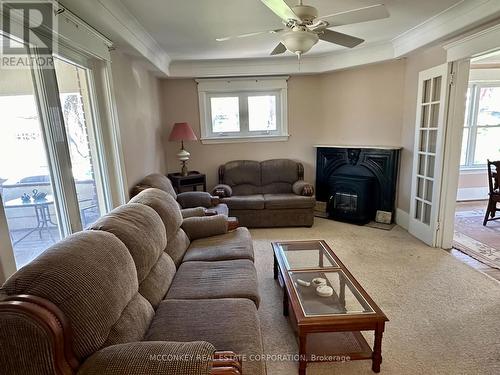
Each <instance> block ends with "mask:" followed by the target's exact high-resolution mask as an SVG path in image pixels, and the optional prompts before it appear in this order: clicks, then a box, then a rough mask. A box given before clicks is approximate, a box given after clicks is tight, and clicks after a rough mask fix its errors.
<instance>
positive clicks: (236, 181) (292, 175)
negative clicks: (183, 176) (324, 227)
mask: <svg viewBox="0 0 500 375" xmlns="http://www.w3.org/2000/svg"><path fill="white" fill-rule="evenodd" d="M303 179H304V167H303V166H302V164H301V163H298V162H295V161H293V160H289V159H273V160H266V161H262V162H258V161H252V160H236V161H231V162H229V163H226V164H224V165H222V166H220V167H219V185H217V186H215V188H214V190H213V194H214V195H218V196H220V197H221V202H222V203H225V204H227V206H228V207H229V214H230V215H231V216H236V217H237V218H238V220H239V221H240V223H241V225H243V226H246V227H251V228H255V227H289V226H312V225H313V222H314V205H315V203H316V200H315V198H314V196H313V194H314V188H313V186H312V185H311V184H309V183H307V182H304V181H303Z"/></svg>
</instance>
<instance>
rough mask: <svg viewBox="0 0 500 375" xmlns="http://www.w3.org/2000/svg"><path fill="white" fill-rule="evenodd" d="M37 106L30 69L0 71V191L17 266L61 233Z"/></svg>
mask: <svg viewBox="0 0 500 375" xmlns="http://www.w3.org/2000/svg"><path fill="white" fill-rule="evenodd" d="M39 111H40V102H39V99H38V95H37V93H36V91H35V85H34V82H33V75H32V72H31V70H29V69H11V70H2V71H0V194H1V198H2V203H3V206H4V211H5V216H6V219H7V224H8V230H9V235H10V240H11V243H12V247H13V250H14V255H15V260H16V264H17V267H21V266H23V265H25V264H26V263H28V262H30V261H31V260H33V259H34V258H35V257H36V256H38V255H39V254H40V253H41V252H42V251H44V250H45V249H46V248H47V247H49V246H50V245H52V244H54V243H55V242H56V241H58V240H59V239H60V238H61V237H62V235H63V233H62V232H61V225H60V222H59V217H58V215H57V210H56V204H57V202H58V200H59V197H58V196H57V194H56V192H55V189H54V188H53V184H52V181H53V177H52V173H51V168H49V159H48V154H47V147H46V139H45V132H44V127H43V124H42V119H41V116H40V112H39ZM2 250H3V249H2Z"/></svg>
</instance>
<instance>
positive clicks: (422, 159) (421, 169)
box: [418, 155, 425, 176]
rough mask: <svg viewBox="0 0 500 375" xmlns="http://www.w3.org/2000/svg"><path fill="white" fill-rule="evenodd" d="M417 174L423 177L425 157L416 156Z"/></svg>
mask: <svg viewBox="0 0 500 375" xmlns="http://www.w3.org/2000/svg"><path fill="white" fill-rule="evenodd" d="M418 174H419V175H421V176H424V175H425V155H419V156H418Z"/></svg>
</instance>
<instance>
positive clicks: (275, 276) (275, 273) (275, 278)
mask: <svg viewBox="0 0 500 375" xmlns="http://www.w3.org/2000/svg"><path fill="white" fill-rule="evenodd" d="M273 255H274V265H273V271H274V280H277V279H278V259H276V254H274V252H273Z"/></svg>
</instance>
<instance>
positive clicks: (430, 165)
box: [426, 155, 436, 178]
mask: <svg viewBox="0 0 500 375" xmlns="http://www.w3.org/2000/svg"><path fill="white" fill-rule="evenodd" d="M435 160H436V157H435V156H432V155H429V156H427V173H426V176H427V177H430V178H433V177H434V162H435Z"/></svg>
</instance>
